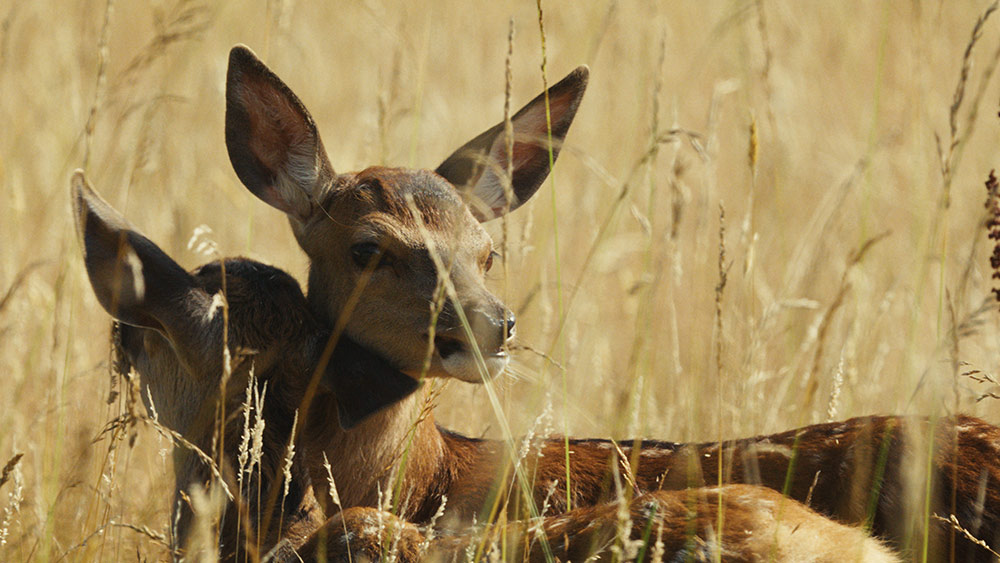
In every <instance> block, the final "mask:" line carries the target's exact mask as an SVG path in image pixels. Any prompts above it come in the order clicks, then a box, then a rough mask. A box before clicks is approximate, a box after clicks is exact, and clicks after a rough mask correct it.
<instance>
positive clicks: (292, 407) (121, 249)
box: [72, 173, 897, 563]
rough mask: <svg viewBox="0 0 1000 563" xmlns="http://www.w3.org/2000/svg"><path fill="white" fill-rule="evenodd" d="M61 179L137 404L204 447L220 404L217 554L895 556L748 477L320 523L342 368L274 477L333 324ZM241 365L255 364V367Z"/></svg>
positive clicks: (345, 362)
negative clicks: (249, 447) (247, 440)
mask: <svg viewBox="0 0 1000 563" xmlns="http://www.w3.org/2000/svg"><path fill="white" fill-rule="evenodd" d="M72 188H73V201H74V209H75V215H76V222H77V225H78V229H79V233H80V237H81V239H82V242H83V250H84V257H85V263H86V267H87V273H88V275H89V278H90V280H91V284H92V286H93V289H94V293H95V294H96V296H97V298H98V301H99V302H100V303H101V305H102V306H103V307H104V308H105V309H106V310H107V311H108V312H109V313H111V315H112V316H113V317H115V318H116V319H117V320H118V321H119V322H120V323H121V324H120V325H119V344H118V346H119V347H120V352H121V353H122V354H123V355H124V357H125V359H126V360H127V362H128V363H129V364H130V365H131V366H132V367H134V368H135V370H136V371H137V372H138V373H139V375H140V377H141V386H142V387H143V389H144V391H145V392H144V393H142V397H143V399H144V400H145V401H146V407H147V409H148V410H149V411H150V412H157V413H158V417H159V423H160V424H163V425H164V426H166V427H168V428H170V429H172V430H173V431H175V432H176V433H177V434H178V435H180V436H182V437H183V438H184V439H186V440H187V441H188V442H190V443H191V444H194V445H195V446H197V447H199V449H201V450H202V451H210V450H209V448H210V446H211V445H212V444H213V443H218V438H219V437H218V435H217V434H216V430H215V420H216V416H217V413H218V407H219V405H220V403H221V404H224V405H225V406H226V409H227V410H226V412H228V413H230V416H229V417H228V419H227V423H226V424H225V428H224V431H223V439H222V442H221V443H222V444H224V446H223V447H222V455H221V456H220V457H221V460H220V463H219V465H221V466H222V468H223V471H222V472H221V473H222V476H223V478H224V480H225V481H226V482H227V483H228V488H229V489H230V490H233V491H235V495H236V498H235V499H234V501H235V502H231V503H228V504H227V505H226V507H225V509H224V510H223V516H222V522H221V525H220V530H219V538H218V539H219V545H220V546H221V556H222V557H223V559H230V560H236V559H238V558H239V557H238V556H239V554H240V552H241V551H248V552H255V551H257V552H258V553H257V555H258V556H259V555H260V553H262V552H264V551H267V550H270V548H271V547H272V546H274V545H277V548H276V549H274V550H273V552H271V554H270V557H271V560H275V561H300V560H302V559H305V560H310V561H312V560H316V559H323V560H326V561H347V560H353V561H364V560H379V559H381V558H382V556H383V555H387V554H388V553H387V552H395V556H396V557H397V560H399V561H402V562H411V563H415V562H417V561H424V560H428V559H431V560H443V559H448V560H450V559H454V558H456V557H458V556H460V555H461V556H464V554H465V553H467V550H468V549H470V546H471V548H472V550H473V552H474V551H475V548H476V546H478V545H485V546H486V548H487V549H489V548H490V547H491V546H492V545H493V544H495V543H497V542H498V541H502V542H503V546H504V550H505V551H504V553H505V554H506V556H507V560H511V561H517V560H529V561H543V560H545V559H546V557H551V556H555V557H558V558H559V559H560V560H564V561H565V560H573V561H579V560H584V559H586V558H588V557H591V556H598V555H601V554H604V553H610V549H611V548H612V547H613V546H615V545H617V544H616V540H617V539H618V536H619V535H623V536H624V537H625V538H631V540H632V541H631V544H630V545H631V547H630V546H629V545H625V546H620V548H621V549H623V550H624V553H625V554H626V556H628V554H629V549H631V550H632V551H631V554H632V556H633V557H634V556H636V555H638V554H639V553H641V552H643V550H644V552H645V553H646V554H647V555H649V554H651V553H652V551H653V550H654V549H660V550H662V552H663V556H664V557H666V558H667V559H674V558H677V557H680V558H685V557H688V556H690V557H694V558H697V557H704V558H706V559H707V558H708V557H711V556H712V555H713V554H715V553H716V552H719V553H722V554H724V556H725V557H726V558H727V560H733V561H759V560H764V559H770V560H773V561H779V562H781V561H788V562H793V561H794V562H801V561H816V562H831V563H832V562H834V561H840V560H842V558H843V554H844V553H845V550H847V551H846V552H847V553H849V554H850V555H851V556H852V557H854V558H855V559H856V560H859V561H873V562H891V561H897V559H896V558H895V557H894V556H893V555H892V554H891V552H889V551H888V550H887V549H886V548H885V547H884V546H882V545H881V544H880V543H879V542H878V541H877V540H874V539H872V538H870V537H868V536H867V535H865V534H864V532H862V531H861V530H860V529H858V528H852V527H848V526H844V525H841V524H837V523H835V522H833V521H832V520H829V519H827V518H825V517H822V516H820V515H818V514H816V513H815V512H812V511H811V510H809V509H808V508H806V507H804V506H802V505H800V504H799V503H797V502H795V501H791V500H787V499H785V498H784V497H782V496H781V495H780V494H779V493H777V492H775V491H772V490H770V489H766V488H762V487H753V486H727V487H723V488H705V489H696V490H691V491H660V492H656V493H650V494H646V495H641V496H638V497H637V498H635V499H634V500H632V501H631V503H629V504H628V505H627V506H623V507H620V506H619V505H618V504H617V503H607V504H603V505H598V506H592V507H587V508H580V509H576V510H574V511H570V512H568V513H566V514H565V515H563V516H557V517H548V518H544V519H540V520H536V521H532V522H519V523H514V524H511V525H509V526H507V527H505V528H504V529H503V530H502V532H501V531H500V530H489V531H490V532H492V533H493V535H492V536H485V537H484V536H483V535H482V534H478V533H468V532H463V533H460V534H458V535H450V536H440V537H438V538H437V539H434V540H433V541H432V540H429V539H428V538H426V537H425V536H424V535H423V533H422V531H421V530H420V529H418V528H417V527H415V526H414V525H413V524H411V523H409V522H407V521H405V520H402V519H400V518H398V517H397V516H395V515H393V514H391V513H388V512H383V511H381V510H379V509H377V508H372V507H353V508H348V509H347V510H345V511H343V512H341V513H340V514H338V515H336V516H335V517H334V518H332V519H330V520H328V521H326V522H324V517H323V514H322V511H321V510H320V509H319V507H318V505H317V503H316V500H315V497H314V496H313V491H312V487H311V481H310V477H309V473H310V472H311V471H308V470H307V469H308V466H310V465H320V463H321V462H320V459H319V458H318V457H317V455H316V452H317V451H323V450H324V449H326V446H327V444H325V443H317V440H319V439H328V437H329V436H330V433H329V432H328V431H318V429H321V428H327V427H333V428H335V429H336V428H337V424H336V423H335V422H334V421H333V420H331V419H330V418H329V417H330V416H331V415H332V414H333V413H335V412H336V411H337V408H338V404H341V403H349V402H355V401H367V400H368V399H367V398H366V397H364V396H355V395H353V394H351V389H352V387H351V386H345V385H343V384H341V383H338V387H337V392H336V393H328V392H320V394H319V395H318V396H317V398H316V399H315V403H316V405H317V406H318V407H320V408H315V409H312V410H311V411H310V412H312V413H313V414H312V415H310V416H309V418H307V419H306V420H304V421H302V422H303V425H304V427H305V428H306V431H304V432H302V433H300V434H299V435H298V438H297V439H295V440H296V447H297V451H298V452H299V454H298V455H297V456H296V457H294V458H292V461H293V463H292V464H291V466H290V467H289V473H288V475H290V479H288V481H287V489H285V485H286V482H284V481H283V479H285V477H284V476H283V469H284V467H283V466H284V458H285V454H286V451H287V447H288V444H289V443H290V441H292V440H293V435H292V426H293V423H292V421H293V420H295V418H296V412H297V409H298V407H299V405H300V404H301V402H302V400H303V397H304V395H305V393H306V389H307V388H308V383H309V381H310V380H311V379H312V370H313V369H314V368H315V366H316V364H317V363H324V362H323V361H322V360H321V356H322V354H323V349H324V348H325V346H326V344H327V342H328V341H329V338H330V330H329V329H328V328H327V327H325V326H324V325H323V324H321V323H319V322H318V321H317V320H316V319H315V318H314V316H313V314H312V312H311V311H310V309H309V307H308V304H307V303H306V300H305V297H304V296H303V295H302V292H301V290H300V289H299V286H298V284H297V283H296V282H295V280H293V279H292V278H291V277H290V276H288V275H287V274H286V273H284V272H282V271H281V270H278V269H276V268H273V267H270V266H266V265H264V264H260V263H258V262H254V261H251V260H246V259H239V258H236V259H227V260H224V261H222V262H212V263H209V264H206V265H204V266H201V267H199V268H196V269H195V270H194V271H192V272H190V273H188V272H185V271H184V270H183V269H182V268H181V267H180V266H179V265H178V264H177V263H176V262H175V261H174V260H173V259H171V258H170V257H169V256H168V255H166V254H165V253H164V252H163V251H161V250H160V249H159V248H158V247H157V246H156V245H155V244H154V243H153V242H151V241H150V240H149V239H147V238H146V237H144V236H142V235H141V234H140V233H139V232H138V231H136V230H135V229H134V228H132V227H131V226H130V225H129V224H128V223H127V222H126V221H125V219H124V218H123V217H122V216H121V215H120V214H118V213H117V212H116V211H115V210H114V209H113V208H111V207H110V206H109V205H108V204H107V203H105V202H104V201H103V200H101V199H100V197H99V196H97V194H96V193H94V192H93V191H92V189H91V188H90V187H89V186H88V185H87V184H86V182H85V180H84V178H83V176H82V174H80V173H78V174H76V175H75V176H74V178H73V186H72ZM223 307H225V308H226V310H225V311H223V309H222V308H223ZM226 349H228V350H229V351H230V356H231V358H232V362H233V363H232V367H231V369H230V370H228V373H230V376H229V380H228V382H227V385H222V382H221V379H222V377H223V374H225V373H227V368H225V366H224V362H225V357H226V356H225V354H224V353H223V350H226ZM251 371H252V372H254V373H255V374H256V376H255V377H253V378H251V377H250V373H251ZM327 375H328V377H327V379H329V380H333V381H341V382H342V381H343V380H344V379H345V378H346V379H348V380H350V378H351V377H353V376H364V377H366V378H368V379H367V380H366V381H368V382H369V383H373V382H377V381H378V380H382V381H383V382H391V381H392V380H393V379H395V378H405V377H406V376H405V375H403V374H401V373H398V372H395V371H394V370H391V369H390V368H388V367H387V366H386V365H385V364H383V363H382V362H380V361H379V360H378V359H377V358H374V357H372V356H371V355H370V354H369V353H368V352H366V351H365V350H364V349H362V348H360V347H357V346H356V345H354V344H353V343H352V342H350V341H349V340H346V339H344V340H341V342H340V344H339V345H338V348H337V349H336V350H335V353H334V355H333V361H332V362H329V363H328V368H327ZM251 384H253V385H256V386H257V391H258V392H262V388H266V389H267V391H266V394H265V398H264V399H263V400H262V401H261V403H260V405H259V408H260V411H259V412H258V413H257V414H259V416H260V417H261V418H262V419H263V421H264V423H265V424H264V434H263V436H262V440H261V443H262V449H261V461H260V464H259V468H258V469H257V471H256V472H255V473H252V474H251V475H250V480H252V481H253V483H252V484H250V483H247V484H245V486H244V487H236V486H235V485H236V484H237V483H238V481H237V480H236V479H235V478H234V477H233V475H232V471H243V469H244V464H243V463H242V462H239V461H238V458H239V455H240V451H239V450H240V448H239V443H240V426H241V424H240V422H241V420H242V417H240V416H232V414H233V413H238V412H239V410H240V409H242V408H250V406H249V405H246V404H244V403H243V397H245V396H246V388H247V386H248V385H251ZM389 386H390V387H391V383H390V384H389ZM223 390H225V396H223V395H222V392H223ZM359 430H360V431H361V432H362V434H364V435H366V436H367V437H368V439H369V440H370V443H369V444H365V443H361V442H358V443H357V447H358V448H361V449H359V450H353V451H338V452H333V453H334V454H335V456H332V457H333V459H334V464H335V465H337V464H339V463H341V461H342V460H343V459H347V458H358V459H365V457H366V452H367V449H371V448H373V447H377V446H378V436H377V434H376V433H374V432H371V431H367V432H366V429H365V428H364V426H363V425H362V426H360V427H359ZM335 432H339V433H347V431H343V430H335ZM366 448H367V449H366ZM211 463H212V462H211V461H208V460H205V459H204V458H202V457H199V456H196V455H192V454H191V449H190V447H187V446H186V447H178V448H176V449H175V465H174V471H175V483H176V485H175V486H176V496H177V497H178V500H180V498H181V497H182V493H186V492H190V488H191V487H192V486H193V485H204V484H206V483H209V482H211V481H212V480H213V477H212V475H211V473H212V472H211V470H210V468H211V467H212V465H211ZM359 463H360V462H359ZM367 469H368V470H369V471H376V470H377V468H375V467H368V468H367ZM258 484H259V490H260V491H262V492H261V493H260V494H259V495H257V496H255V495H253V494H250V495H245V494H244V492H245V491H253V490H257V489H258ZM285 490H287V491H288V493H287V494H286V493H284V491H285ZM279 495H280V496H281V498H280V499H279V498H278V497H279ZM268 500H272V501H277V502H278V503H279V509H278V510H279V511H280V516H279V517H278V518H277V521H275V518H274V517H273V516H269V515H268V512H270V510H269V507H268V506H267V505H268V502H267V501H268ZM182 506H183V502H182ZM719 507H722V509H723V510H724V511H725V513H724V518H723V521H724V527H723V529H722V531H721V533H719V532H717V531H714V530H713V527H714V526H715V525H716V523H717V522H718V514H717V510H718V509H719ZM184 513H185V516H184V517H182V519H181V523H180V525H179V528H180V530H179V533H178V538H177V543H178V547H182V548H185V549H184V552H185V555H186V556H190V557H193V556H194V555H195V554H196V553H197V550H198V549H199V548H200V549H202V550H205V549H208V550H214V549H216V546H215V545H214V544H209V545H204V544H202V545H191V544H188V543H187V542H186V539H187V536H188V535H189V528H190V527H191V526H192V522H191V520H192V518H197V517H192V515H191V513H190V511H187V510H185V511H184ZM198 517H201V518H211V517H210V516H207V515H205V514H201V515H200V516H198ZM622 530H625V531H622ZM497 538H503V539H502V540H498V539H497ZM657 544H661V545H660V547H656V545H657ZM256 559H257V557H253V558H252V560H256Z"/></svg>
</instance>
